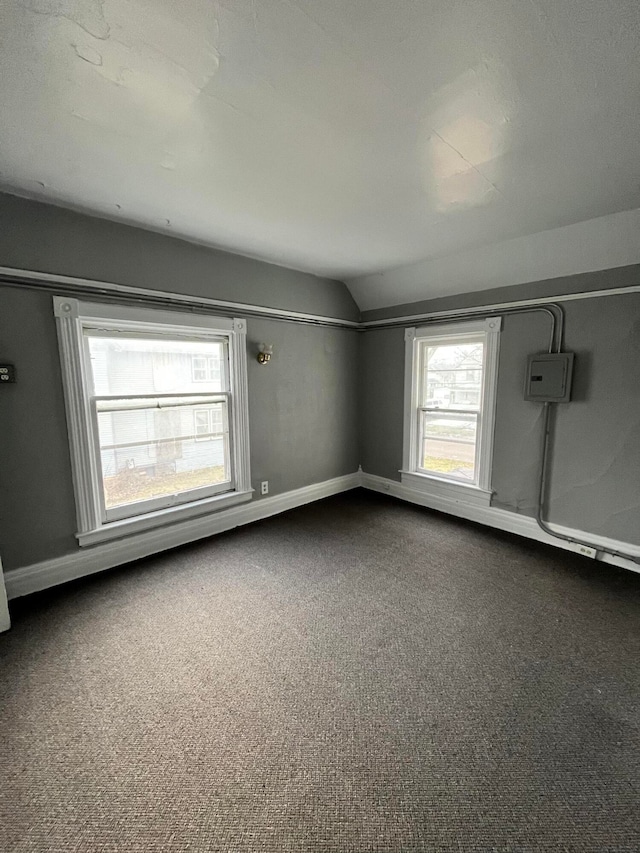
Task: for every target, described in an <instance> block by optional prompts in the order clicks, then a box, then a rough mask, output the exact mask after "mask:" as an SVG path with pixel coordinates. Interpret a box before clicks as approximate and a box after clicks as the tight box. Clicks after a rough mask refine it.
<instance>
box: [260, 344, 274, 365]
mask: <svg viewBox="0 0 640 853" xmlns="http://www.w3.org/2000/svg"><path fill="white" fill-rule="evenodd" d="M258 349H259V350H260V352H259V353H258V364H266V363H267V362H268V361H271V356H272V355H273V344H260V346H259V347H258Z"/></svg>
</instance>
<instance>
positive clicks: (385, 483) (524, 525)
mask: <svg viewBox="0 0 640 853" xmlns="http://www.w3.org/2000/svg"><path fill="white" fill-rule="evenodd" d="M358 486H363V487H364V488H366V489H371V490H373V491H376V492H382V493H383V494H388V495H393V496H394V497H397V498H400V499H401V500H405V501H408V502H410V503H414V504H418V505H420V506H425V507H428V508H430V509H435V510H439V511H440V512H445V513H449V514H450V515H455V516H458V517H459V518H466V519H468V520H469V521H476V522H478V523H480V524H485V525H487V526H489V527H495V528H497V529H499V530H505V531H507V532H509V533H516V534H518V535H520V536H525V537H527V538H528V539H535V540H537V541H538V542H545V543H547V544H549V545H555V546H556V547H557V548H564V549H566V550H568V551H578V552H579V551H580V548H579V546H578V545H576V544H575V543H571V542H565V541H563V540H562V539H556V538H554V537H553V536H550V535H549V534H547V533H545V532H544V531H543V530H541V529H540V528H539V527H538V525H537V524H536V522H535V519H533V518H530V517H529V516H525V515H518V514H517V513H513V512H508V511H506V510H503V509H498V508H496V507H484V506H479V505H476V504H469V503H466V502H464V501H461V500H450V499H447V498H442V497H435V496H431V495H425V494H423V493H422V492H418V491H416V490H415V489H411V488H409V487H408V486H404V485H403V484H402V483H399V482H396V481H395V480H388V479H386V478H385V477H377V476H376V475H374V474H366V473H364V472H358V473H354V474H346V475H345V476H343V477H336V478H334V479H333V480H325V481H324V482H322V483H315V484H313V485H311V486H304V487H303V488H301V489H295V490H293V491H290V492H284V494H281V495H274V496H273V497H270V498H262V499H261V500H254V501H252V502H251V503H248V504H242V505H240V506H237V507H232V508H231V509H228V510H223V511H221V512H218V513H215V514H211V515H204V516H199V517H198V518H192V519H189V520H188V521H184V522H180V523H178V524H172V525H167V526H166V527H162V528H156V529H154V530H149V531H146V532H144V533H138V534H135V535H132V536H128V537H127V538H126V539H120V540H117V541H115V542H109V543H108V544H103V545H96V546H94V547H90V548H82V549H80V548H79V549H78V550H77V551H74V552H73V553H71V554H67V555H66V556H64V557H55V558H53V559H51V560H44V561H42V562H40V563H34V564H33V565H30V566H23V567H21V568H18V569H12V570H11V571H8V572H5V574H4V583H5V586H6V594H7V598H9V599H12V598H18V597H20V596H22V595H29V594H30V593H32V592H38V591H40V590H43V589H47V588H49V587H52V586H57V585H58V584H61V583H65V582H66V581H70V580H74V579H76V578H80V577H83V576H85V575H91V574H95V573H96V572H101V571H104V570H105V569H111V568H114V567H115V566H120V565H122V564H124V563H129V562H131V561H132V560H139V559H140V558H142V557H148V556H150V555H151V554H156V553H158V552H160V551H165V550H167V549H168V548H175V547H177V546H179V545H186V544H187V543H189V542H195V541H196V540H197V539H203V538H206V537H208V536H214V535H215V534H216V533H222V532H224V531H226V530H232V529H233V528H234V527H240V526H242V525H244V524H250V523H251V522H253V521H260V520H261V519H264V518H269V516H272V515H277V514H278V513H281V512H286V510H289V509H295V508H296V507H298V506H303V505H304V504H307V503H311V502H312V501H317V500H320V499H321V498H327V497H330V496H331V495H336V494H339V493H340V492H346V491H348V490H349V489H354V488H357V487H358ZM552 527H553V529H555V530H557V531H558V532H559V533H563V534H565V535H567V536H572V537H573V538H575V539H578V540H584V541H587V542H590V543H592V544H593V545H595V546H600V547H602V548H611V549H613V550H615V551H622V552H624V553H627V554H630V555H632V556H634V557H640V546H638V545H631V544H630V543H628V542H618V541H616V540H614V539H607V538H605V537H603V536H596V535H592V534H588V533H585V532H584V531H580V530H572V529H570V528H566V527H560V526H559V525H552ZM597 559H599V560H601V561H602V562H605V563H611V564H612V565H616V566H622V567H623V568H625V569H630V570H631V571H634V572H640V566H639V565H638V564H637V563H634V562H632V561H630V560H625V559H623V558H621V557H615V556H613V555H610V554H606V553H604V552H598V555H597ZM0 571H1V570H0ZM1 580H2V576H1V575H0V582H1ZM0 610H1V608H0ZM0 622H1V620H0ZM7 627H8V625H7ZM1 630H2V625H0V631H1Z"/></svg>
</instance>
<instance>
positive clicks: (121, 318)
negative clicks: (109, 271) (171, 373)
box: [53, 296, 253, 545]
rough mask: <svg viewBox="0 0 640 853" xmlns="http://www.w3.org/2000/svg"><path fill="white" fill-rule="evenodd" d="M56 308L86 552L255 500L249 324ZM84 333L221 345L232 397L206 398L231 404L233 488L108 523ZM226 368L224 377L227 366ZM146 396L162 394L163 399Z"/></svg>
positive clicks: (111, 308)
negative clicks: (99, 544) (88, 548)
mask: <svg viewBox="0 0 640 853" xmlns="http://www.w3.org/2000/svg"><path fill="white" fill-rule="evenodd" d="M53 302H54V314H55V317H56V324H57V328H58V340H59V350H60V359H61V366H62V376H63V385H64V392H65V404H66V410H67V424H68V432H69V444H70V451H71V465H72V475H73V483H74V492H75V498H76V515H77V525H78V532H77V534H76V538H77V539H78V542H79V543H80V545H92V544H95V543H97V542H102V541H107V540H109V539H113V538H119V537H122V536H124V535H128V534H130V533H136V532H141V531H143V530H147V529H150V528H153V527H157V526H160V525H162V524H166V523H172V522H174V521H178V520H182V519H187V518H190V517H192V516H195V515H200V514H203V513H206V512H210V511H213V510H218V509H222V508H225V507H227V506H233V505H235V504H238V503H242V502H244V501H247V500H250V499H251V497H252V491H253V490H252V489H251V475H250V467H249V463H250V458H249V412H248V388H247V358H246V321H245V320H243V319H238V318H229V317H217V316H209V315H198V314H186V313H181V312H178V311H166V310H158V309H155V308H139V307H129V306H127V305H121V304H118V305H106V304H101V303H99V302H83V301H80V300H78V299H73V298H66V297H59V296H55V297H54V298H53ZM85 329H87V330H103V331H105V332H114V331H115V332H120V333H130V334H142V335H144V334H146V335H149V336H150V337H158V336H160V337H171V336H174V337H181V338H185V337H186V338H196V339H198V340H206V339H213V340H221V341H222V342H223V344H224V346H225V350H226V353H227V356H228V357H227V358H225V359H224V362H225V363H226V364H228V371H229V372H228V384H226V388H227V390H226V391H223V392H210V393H209V394H208V395H207V396H209V397H216V396H219V397H221V398H222V397H225V398H226V399H227V401H228V402H227V412H228V420H229V457H230V458H229V464H230V476H231V482H228V481H226V482H225V484H216V485H214V486H211V487H204V491H203V490H202V488H199V489H193V490H189V491H188V492H178V493H176V495H174V496H168V499H165V498H163V499H162V500H161V501H158V502H155V500H154V499H150V500H149V501H144V509H143V511H142V512H140V513H138V514H135V515H131V514H130V513H128V512H127V513H121V512H119V511H118V510H116V511H115V512H110V513H109V516H110V518H109V519H107V513H106V511H105V507H104V491H103V483H102V473H101V463H100V454H99V452H98V451H97V450H96V447H97V444H96V439H97V421H96V407H95V405H93V403H92V398H93V397H95V396H96V395H94V394H93V374H92V370H91V363H90V360H89V352H88V346H87V341H86V338H87V336H86V335H85ZM221 368H222V369H223V370H226V368H225V366H224V364H223V365H221ZM132 396H136V395H132ZM144 396H145V397H147V396H148V397H161V396H163V395H162V394H160V393H158V394H149V395H144ZM171 396H173V397H185V398H186V397H190V396H193V397H197V396H198V393H197V392H189V391H185V392H184V393H183V394H172V395H171ZM219 486H222V487H219ZM189 493H191V494H189ZM185 496H188V497H185ZM141 506H142V502H141ZM120 516H124V517H120Z"/></svg>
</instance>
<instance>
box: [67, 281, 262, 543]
mask: <svg viewBox="0 0 640 853" xmlns="http://www.w3.org/2000/svg"><path fill="white" fill-rule="evenodd" d="M54 308H55V314H56V319H57V324H58V332H59V340H60V349H61V361H62V369H63V379H64V385H65V397H66V405H67V421H68V426H69V436H70V442H71V457H72V465H73V476H74V486H75V493H76V505H77V515H78V540H79V542H80V544H81V545H86V544H93V543H94V542H99V541H103V540H106V539H109V538H112V537H118V536H123V535H126V534H127V533H132V532H137V531H140V530H144V529H146V528H150V527H154V526H158V525H160V524H164V523H166V522H167V521H174V520H179V519H184V518H188V517H189V516H191V515H196V514H201V513H203V512H208V511H211V510H217V509H220V508H223V507H225V506H228V505H231V504H235V503H239V502H241V501H243V500H248V499H249V498H250V497H251V485H250V473H249V433H248V411H247V408H248V407H247V378H246V323H245V321H244V320H234V319H229V318H221V317H209V316H198V315H195V314H183V313H179V312H175V313H174V312H167V311H158V310H155V309H140V308H129V307H125V306H117V305H100V304H97V303H92V302H80V301H78V300H76V299H66V298H61V297H56V298H55V300H54Z"/></svg>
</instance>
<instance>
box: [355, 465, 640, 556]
mask: <svg viewBox="0 0 640 853" xmlns="http://www.w3.org/2000/svg"><path fill="white" fill-rule="evenodd" d="M360 476H361V485H362V486H363V487H364V488H365V489H371V490H372V491H374V492H382V493H383V494H387V495H393V496H394V497H396V498H400V499H401V500H404V501H408V502H409V503H413V504H418V505H419V506H425V507H428V508H429V509H435V510H438V511H439V512H446V513H449V514H450V515H455V516H458V517H459V518H466V519H468V520H469V521H476V522H478V523H479V524H485V525H487V526H489V527H496V528H497V529H498V530H505V531H507V532H508V533H517V534H518V535H519V536H526V537H527V539H535V540H536V541H538V542H545V543H546V544H548V545H554V546H555V547H556V548H563V549H565V550H566V551H576V552H577V553H583V552H582V551H581V548H580V545H578V544H576V543H574V542H567V541H565V540H563V539H556V538H555V537H554V536H550V535H549V534H548V533H545V531H544V530H542V529H541V528H540V527H539V526H538V524H537V523H536V520H535V519H534V518H531V517H530V516H528V515H519V514H518V513H515V512H509V511H507V510H504V509H499V508H498V507H493V506H481V505H478V504H474V503H468V502H466V501H463V500H454V499H449V498H443V497H440V496H435V495H427V494H424V493H423V492H419V491H416V490H415V489H412V488H409V487H408V486H405V485H403V484H402V483H399V482H397V481H396V480H389V479H387V478H386V477H378V476H376V475H375V474H366V473H364V472H362V473H361V475H360ZM549 526H550V527H551V528H552V529H553V530H556V531H557V532H558V533H562V534H563V535H565V536H571V537H572V538H574V539H577V540H579V541H584V542H589V543H592V544H593V545H594V546H596V547H598V546H599V547H601V548H611V549H612V550H614V551H622V552H623V553H626V554H630V555H631V556H633V557H640V546H638V545H632V544H630V543H629V542H619V541H617V540H615V539H608V538H606V537H604V536H597V535H595V534H591V533H585V532H584V531H583V530H573V529H571V528H569V527H561V526H560V525H558V524H551V525H549ZM596 559H598V560H601V561H602V562H603V563H610V564H611V565H614V566H621V567H622V568H624V569H630V570H631V571H633V572H640V565H638V564H637V563H634V562H633V561H632V560H625V559H624V558H623V557H616V556H614V555H612V554H607V553H606V552H603V551H598V552H597V555H596Z"/></svg>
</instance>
